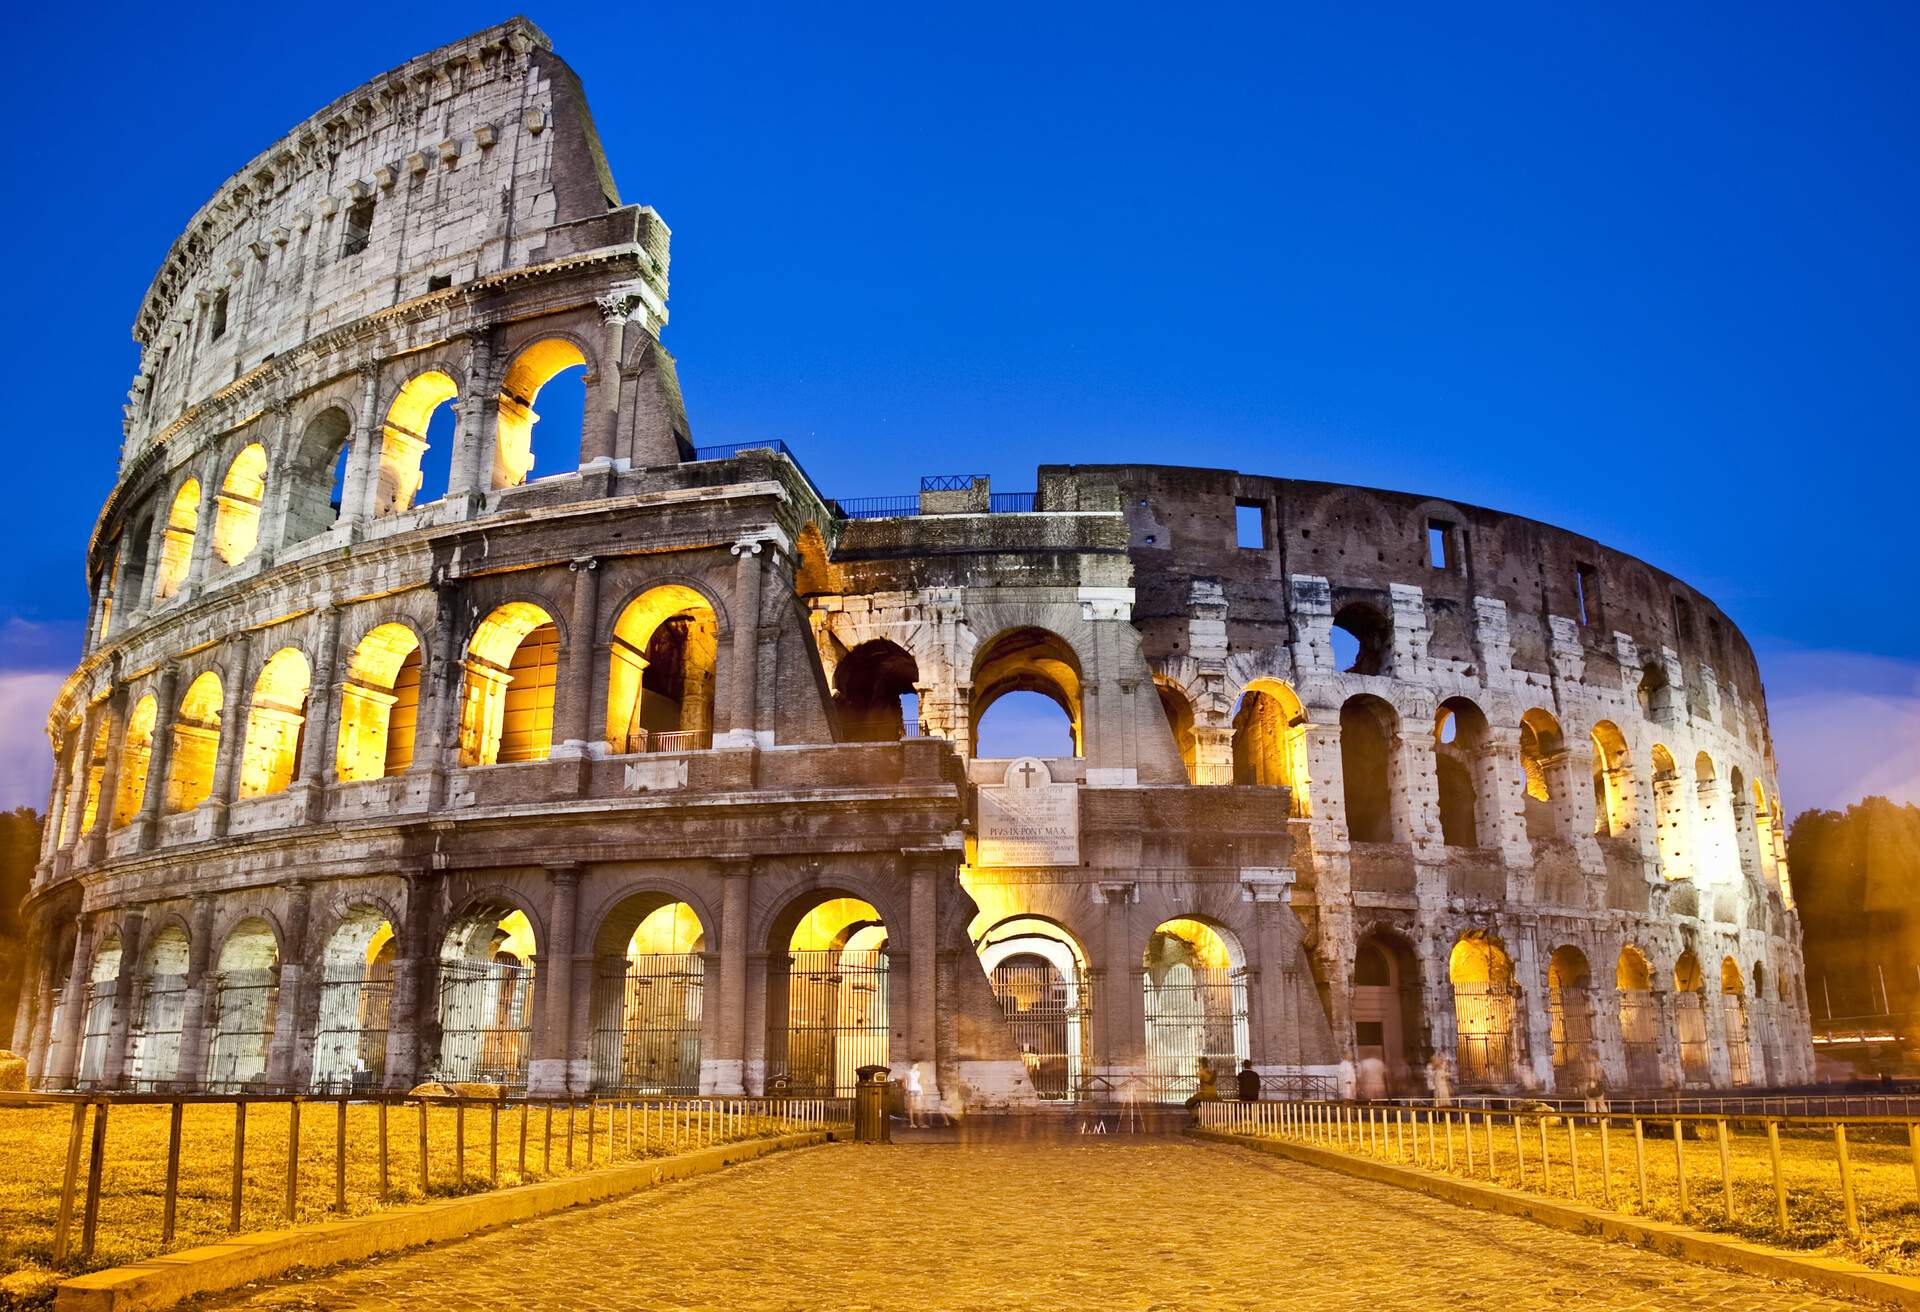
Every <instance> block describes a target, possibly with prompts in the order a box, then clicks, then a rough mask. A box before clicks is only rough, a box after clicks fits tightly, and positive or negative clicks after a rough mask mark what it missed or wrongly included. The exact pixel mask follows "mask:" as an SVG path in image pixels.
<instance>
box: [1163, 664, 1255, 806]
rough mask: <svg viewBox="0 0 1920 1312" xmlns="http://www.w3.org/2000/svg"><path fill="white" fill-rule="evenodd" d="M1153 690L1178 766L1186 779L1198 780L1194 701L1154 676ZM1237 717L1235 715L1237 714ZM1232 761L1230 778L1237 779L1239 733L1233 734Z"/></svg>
mask: <svg viewBox="0 0 1920 1312" xmlns="http://www.w3.org/2000/svg"><path fill="white" fill-rule="evenodd" d="M1153 687H1154V691H1155V692H1156V693H1158V694H1159V697H1160V713H1161V714H1162V715H1164V716H1166V717H1167V730H1168V732H1170V733H1172V734H1173V750H1174V751H1175V752H1176V753H1178V754H1179V757H1180V766H1181V768H1182V769H1184V770H1185V771H1186V772H1187V782H1188V783H1190V784H1197V783H1199V782H1200V744H1199V740H1198V739H1197V738H1196V737H1195V736H1194V732H1193V703H1192V702H1190V701H1188V700H1187V695H1186V694H1185V693H1184V692H1182V691H1180V689H1178V688H1176V687H1174V686H1173V685H1172V684H1170V683H1166V682H1163V681H1161V680H1158V679H1156V680H1154V685H1153ZM1236 718H1237V717H1236ZM1234 742H1235V751H1234V756H1235V762H1234V772H1233V776H1234V779H1233V781H1234V782H1235V783H1239V782H1240V767H1239V761H1238V757H1239V748H1238V744H1239V733H1238V731H1237V730H1236V732H1235V734H1234Z"/></svg>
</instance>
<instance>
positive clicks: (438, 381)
mask: <svg viewBox="0 0 1920 1312" xmlns="http://www.w3.org/2000/svg"><path fill="white" fill-rule="evenodd" d="M459 394H460V389H459V388H458V387H456V386H455V385H454V381H453V379H451V378H449V377H447V375H445V374H443V373H441V372H440V371H439V370H437V369H435V370H429V371H428V372H426V373H423V374H416V375H415V376H414V377H412V378H410V379H408V380H407V382H406V385H405V386H403V387H402V388H401V389H400V394H399V395H398V396H396V397H394V398H393V404H392V405H391V406H389V407H388V408H387V420H386V423H385V424H383V425H382V426H381V430H380V474H379V481H378V483H377V484H376V485H375V489H374V498H373V513H374V514H375V515H376V516H378V515H392V514H397V513H399V512H400V511H402V510H406V509H408V508H410V507H412V506H415V505H421V504H424V503H426V502H429V501H438V500H439V499H440V498H441V497H443V496H445V495H446V493H447V478H448V473H449V471H450V470H451V468H452V464H451V462H452V457H453V436H454V427H455V420H456V413H457V410H456V407H454V406H452V405H449V404H448V402H450V401H452V400H453V399H454V398H455V397H457V396H458V395H459ZM429 451H432V452H433V453H434V458H433V461H432V464H431V466H430V467H429V466H428V465H427V464H426V456H427V453H428V452H429Z"/></svg>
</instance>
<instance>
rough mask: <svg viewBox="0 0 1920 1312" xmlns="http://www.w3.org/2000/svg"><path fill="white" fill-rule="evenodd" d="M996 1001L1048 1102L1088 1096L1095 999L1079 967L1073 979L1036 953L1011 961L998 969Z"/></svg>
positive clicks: (1037, 1087) (1035, 1084)
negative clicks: (1049, 1100)
mask: <svg viewBox="0 0 1920 1312" xmlns="http://www.w3.org/2000/svg"><path fill="white" fill-rule="evenodd" d="M992 981H993V997H994V1000H995V1001H996V1002H998V1003H999V1004H1000V1015H1001V1017H1002V1018H1003V1019H1005V1021H1006V1023H1007V1032H1008V1033H1009V1034H1010V1035H1011V1036H1012V1038H1013V1042H1014V1046H1015V1047H1017V1048H1018V1049H1019V1050H1020V1060H1021V1061H1022V1062H1023V1063H1025V1065H1026V1068H1027V1075H1028V1077H1029V1078H1030V1079H1031V1080H1032V1081H1033V1087H1034V1091H1035V1092H1036V1093H1038V1094H1039V1095H1040V1096H1041V1097H1042V1098H1047V1099H1052V1100H1059V1101H1072V1100H1074V1099H1076V1098H1081V1097H1085V1096H1086V1093H1087V1076H1088V1074H1089V1072H1090V1071H1091V1070H1092V1052H1093V998H1092V995H1091V993H1090V991H1089V989H1088V985H1087V980H1086V976H1085V975H1084V973H1083V972H1082V971H1081V970H1080V969H1079V968H1078V966H1076V967H1075V968H1074V971H1073V974H1072V975H1071V976H1069V975H1064V974H1062V973H1061V971H1060V968H1059V967H1058V966H1056V965H1054V964H1053V963H1052V962H1050V961H1046V960H1043V959H1041V958H1039V957H1037V956H1033V955H1031V954H1025V953H1023V954H1021V955H1019V956H1013V957H1009V958H1007V959H1006V960H1004V961H1002V962H1000V964H998V965H996V966H995V967H994V968H993V971H992Z"/></svg>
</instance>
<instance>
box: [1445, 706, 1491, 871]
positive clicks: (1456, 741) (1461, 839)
mask: <svg viewBox="0 0 1920 1312" xmlns="http://www.w3.org/2000/svg"><path fill="white" fill-rule="evenodd" d="M1486 749H1487V717H1486V715H1485V714H1484V713H1483V712H1482V711H1481V710H1480V708H1479V707H1478V706H1476V705H1474V704H1473V702H1471V701H1469V700H1468V699H1467V698H1465V697H1449V698H1447V700H1445V701H1444V702H1441V703H1440V706H1439V708H1438V709H1437V710H1436V711H1435V712H1434V715H1433V764H1434V773H1435V774H1436V776H1437V782H1438V783H1439V787H1440V837H1441V841H1442V842H1444V843H1445V844H1446V845H1447V846H1448V847H1467V848H1477V847H1479V846H1480V845H1481V841H1482V836H1481V832H1480V828H1481V826H1480V788H1479V786H1478V780H1479V775H1480V771H1481V761H1482V758H1483V757H1484V756H1485V754H1486ZM1489 828H1491V826H1489ZM1487 836H1488V837H1491V836H1492V835H1491V833H1489V834H1488V835H1487Z"/></svg>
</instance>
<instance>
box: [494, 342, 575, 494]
mask: <svg viewBox="0 0 1920 1312" xmlns="http://www.w3.org/2000/svg"><path fill="white" fill-rule="evenodd" d="M586 363H587V357H586V356H584V355H582V354H581V353H580V348H579V347H577V346H575V345H574V344H573V343H572V342H569V341H566V340H565V339H564V338H559V337H548V338H544V339H542V340H540V341H537V342H535V343H533V345H531V346H529V347H527V348H525V349H524V350H522V351H521V352H520V353H519V354H518V355H516V356H515V357H514V358H513V364H512V365H510V366H509V367H508V369H507V372H506V376H505V377H504V378H503V379H501V382H500V412H499V416H498V418H497V420H496V422H495V425H494V434H495V435H494V446H493V486H495V487H497V488H500V487H518V486H520V484H522V483H524V482H526V481H527V477H528V475H529V474H530V473H531V472H532V470H533V467H534V436H535V432H536V426H537V425H538V424H539V421H540V416H539V415H538V414H536V413H534V409H533V406H534V402H535V401H536V399H537V398H538V397H539V395H540V389H541V388H543V387H545V386H546V385H547V384H548V383H550V382H552V381H553V380H554V379H555V378H556V377H557V376H559V375H560V374H562V373H565V372H566V371H567V370H569V369H584V368H585V366H586ZM538 432H539V435H540V436H541V437H542V438H545V437H546V436H547V434H546V431H545V430H544V429H540V430H538ZM579 449H580V441H579V434H577V433H576V434H575V435H574V443H573V453H574V458H573V459H571V460H568V461H565V462H564V463H565V464H566V465H567V466H568V467H569V468H572V467H574V466H576V465H578V464H579V459H578V456H579Z"/></svg>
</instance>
